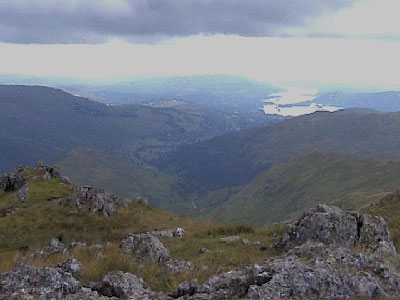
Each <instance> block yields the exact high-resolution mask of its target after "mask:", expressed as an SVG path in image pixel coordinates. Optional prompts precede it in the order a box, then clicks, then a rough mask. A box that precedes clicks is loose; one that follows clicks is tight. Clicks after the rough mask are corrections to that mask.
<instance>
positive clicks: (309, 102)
mask: <svg viewBox="0 0 400 300" xmlns="http://www.w3.org/2000/svg"><path fill="white" fill-rule="evenodd" d="M283 89H285V90H286V91H284V92H279V93H273V94H269V95H268V97H267V98H266V99H264V106H263V111H264V113H266V114H269V115H280V116H285V117H295V116H301V115H308V114H312V113H315V112H317V111H328V112H335V111H338V110H341V109H343V108H342V107H338V106H330V105H324V104H318V103H314V102H313V100H314V99H316V97H317V95H318V90H316V89H307V88H298V87H283Z"/></svg>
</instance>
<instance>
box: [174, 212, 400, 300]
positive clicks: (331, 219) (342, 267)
mask: <svg viewBox="0 0 400 300" xmlns="http://www.w3.org/2000/svg"><path fill="white" fill-rule="evenodd" d="M382 242H384V243H382ZM354 243H355V244H356V246H357V247H354ZM359 246H361V247H359ZM276 248H278V249H281V250H283V251H286V250H288V251H287V252H286V253H284V255H282V256H280V257H277V258H271V259H269V260H267V261H266V262H265V263H263V264H260V265H253V266H246V267H240V268H237V269H235V270H231V271H229V272H225V273H222V274H219V275H216V276H213V277H211V278H210V279H209V280H208V281H206V282H205V283H204V284H203V285H201V286H200V287H199V288H198V289H197V293H196V294H194V295H193V296H190V295H179V294H174V296H179V297H180V298H178V299H180V300H200V299H202V300H206V299H239V298H240V299H246V300H261V299H264V300H279V299H282V300H283V299H298V300H300V299H309V300H317V299H329V300H334V299H351V298H359V297H368V298H373V297H383V298H387V299H400V274H399V273H397V271H395V270H394V269H393V267H392V266H391V265H390V257H388V256H387V254H391V255H393V254H394V253H395V252H394V253H393V252H392V250H394V247H393V244H392V242H391V240H390V236H389V232H388V231H387V228H386V224H385V222H384V220H383V219H382V218H380V217H372V216H369V215H360V214H357V213H354V212H343V211H342V210H340V209H338V208H335V207H328V206H324V205H319V206H317V207H316V208H314V209H312V210H310V211H309V212H307V213H305V214H304V215H303V216H302V217H301V218H299V220H298V221H297V222H296V223H295V224H294V225H293V227H292V228H290V229H289V231H288V233H286V234H285V235H284V237H283V238H282V239H281V240H280V242H279V243H278V244H277V245H276ZM357 251H358V253H357Z"/></svg>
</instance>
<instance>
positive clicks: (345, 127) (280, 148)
mask: <svg viewBox="0 0 400 300" xmlns="http://www.w3.org/2000/svg"><path fill="white" fill-rule="evenodd" d="M312 149H322V150H328V151H334V152H337V151H338V152H346V153H349V154H356V155H361V156H365V157H372V158H396V157H400V152H399V149H400V113H387V114H383V113H376V112H373V111H371V110H365V109H362V110H358V109H351V110H345V111H341V112H336V113H327V112H321V113H315V114H312V115H307V116H300V117H296V118H292V119H289V120H285V121H282V122H279V123H276V124H272V125H270V126H268V127H259V128H252V129H248V130H242V131H240V132H237V133H229V134H226V135H223V136H218V137H215V138H212V139H210V140H207V141H203V142H199V143H196V144H194V145H189V146H184V147H182V148H181V149H179V150H178V151H175V152H172V153H168V154H167V155H165V156H164V157H162V158H161V159H158V160H156V161H155V162H154V163H155V164H156V165H158V166H159V167H160V168H161V169H164V170H170V171H174V172H176V173H177V174H179V175H181V176H184V177H187V178H189V179H191V180H194V181H196V182H198V183H199V184H201V185H203V186H207V187H208V188H210V189H216V188H221V187H224V186H225V187H226V186H233V185H241V184H244V183H247V182H248V181H249V180H251V179H252V178H253V177H254V176H255V175H257V174H258V172H260V171H262V170H265V169H266V168H267V167H269V166H271V165H273V164H275V163H279V162H284V161H287V160H288V159H290V158H292V157H295V156H296V155H299V154H301V153H303V152H305V151H308V150H312Z"/></svg>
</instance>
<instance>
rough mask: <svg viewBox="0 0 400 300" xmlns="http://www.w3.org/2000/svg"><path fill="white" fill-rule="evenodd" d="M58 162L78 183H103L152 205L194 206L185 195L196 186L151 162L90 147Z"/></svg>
mask: <svg viewBox="0 0 400 300" xmlns="http://www.w3.org/2000/svg"><path fill="white" fill-rule="evenodd" d="M57 164H58V165H59V166H60V167H61V169H62V172H63V174H65V175H67V176H68V177H69V178H70V180H71V181H72V182H73V183H75V184H80V185H91V186H96V187H101V188H104V189H106V190H108V191H110V192H112V193H114V194H116V195H119V196H123V197H129V198H132V197H133V196H145V197H147V198H148V199H149V201H150V204H151V205H152V206H157V207H161V208H164V209H169V210H176V211H181V212H182V211H184V210H185V209H187V208H188V207H191V206H192V205H191V204H190V203H188V202H185V198H184V195H185V192H186V193H187V192H188V190H189V189H190V188H192V189H193V187H191V186H190V185H189V184H188V183H186V182H185V181H184V180H183V179H181V178H179V177H177V176H174V175H169V174H166V173H163V172H161V171H159V170H157V169H156V168H154V167H151V166H147V165H139V164H134V163H129V162H128V161H126V160H124V159H122V158H119V157H118V156H115V155H111V154H108V153H105V152H102V151H98V150H93V149H88V148H76V149H73V150H71V151H69V152H68V153H67V154H65V155H63V156H62V157H61V158H60V159H59V160H58V161H57ZM185 189H186V191H185Z"/></svg>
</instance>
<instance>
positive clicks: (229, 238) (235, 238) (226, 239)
mask: <svg viewBox="0 0 400 300" xmlns="http://www.w3.org/2000/svg"><path fill="white" fill-rule="evenodd" d="M240 239H241V237H240V236H238V235H235V236H227V237H222V238H220V239H219V241H220V243H224V244H229V243H233V242H236V241H239V240H240Z"/></svg>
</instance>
